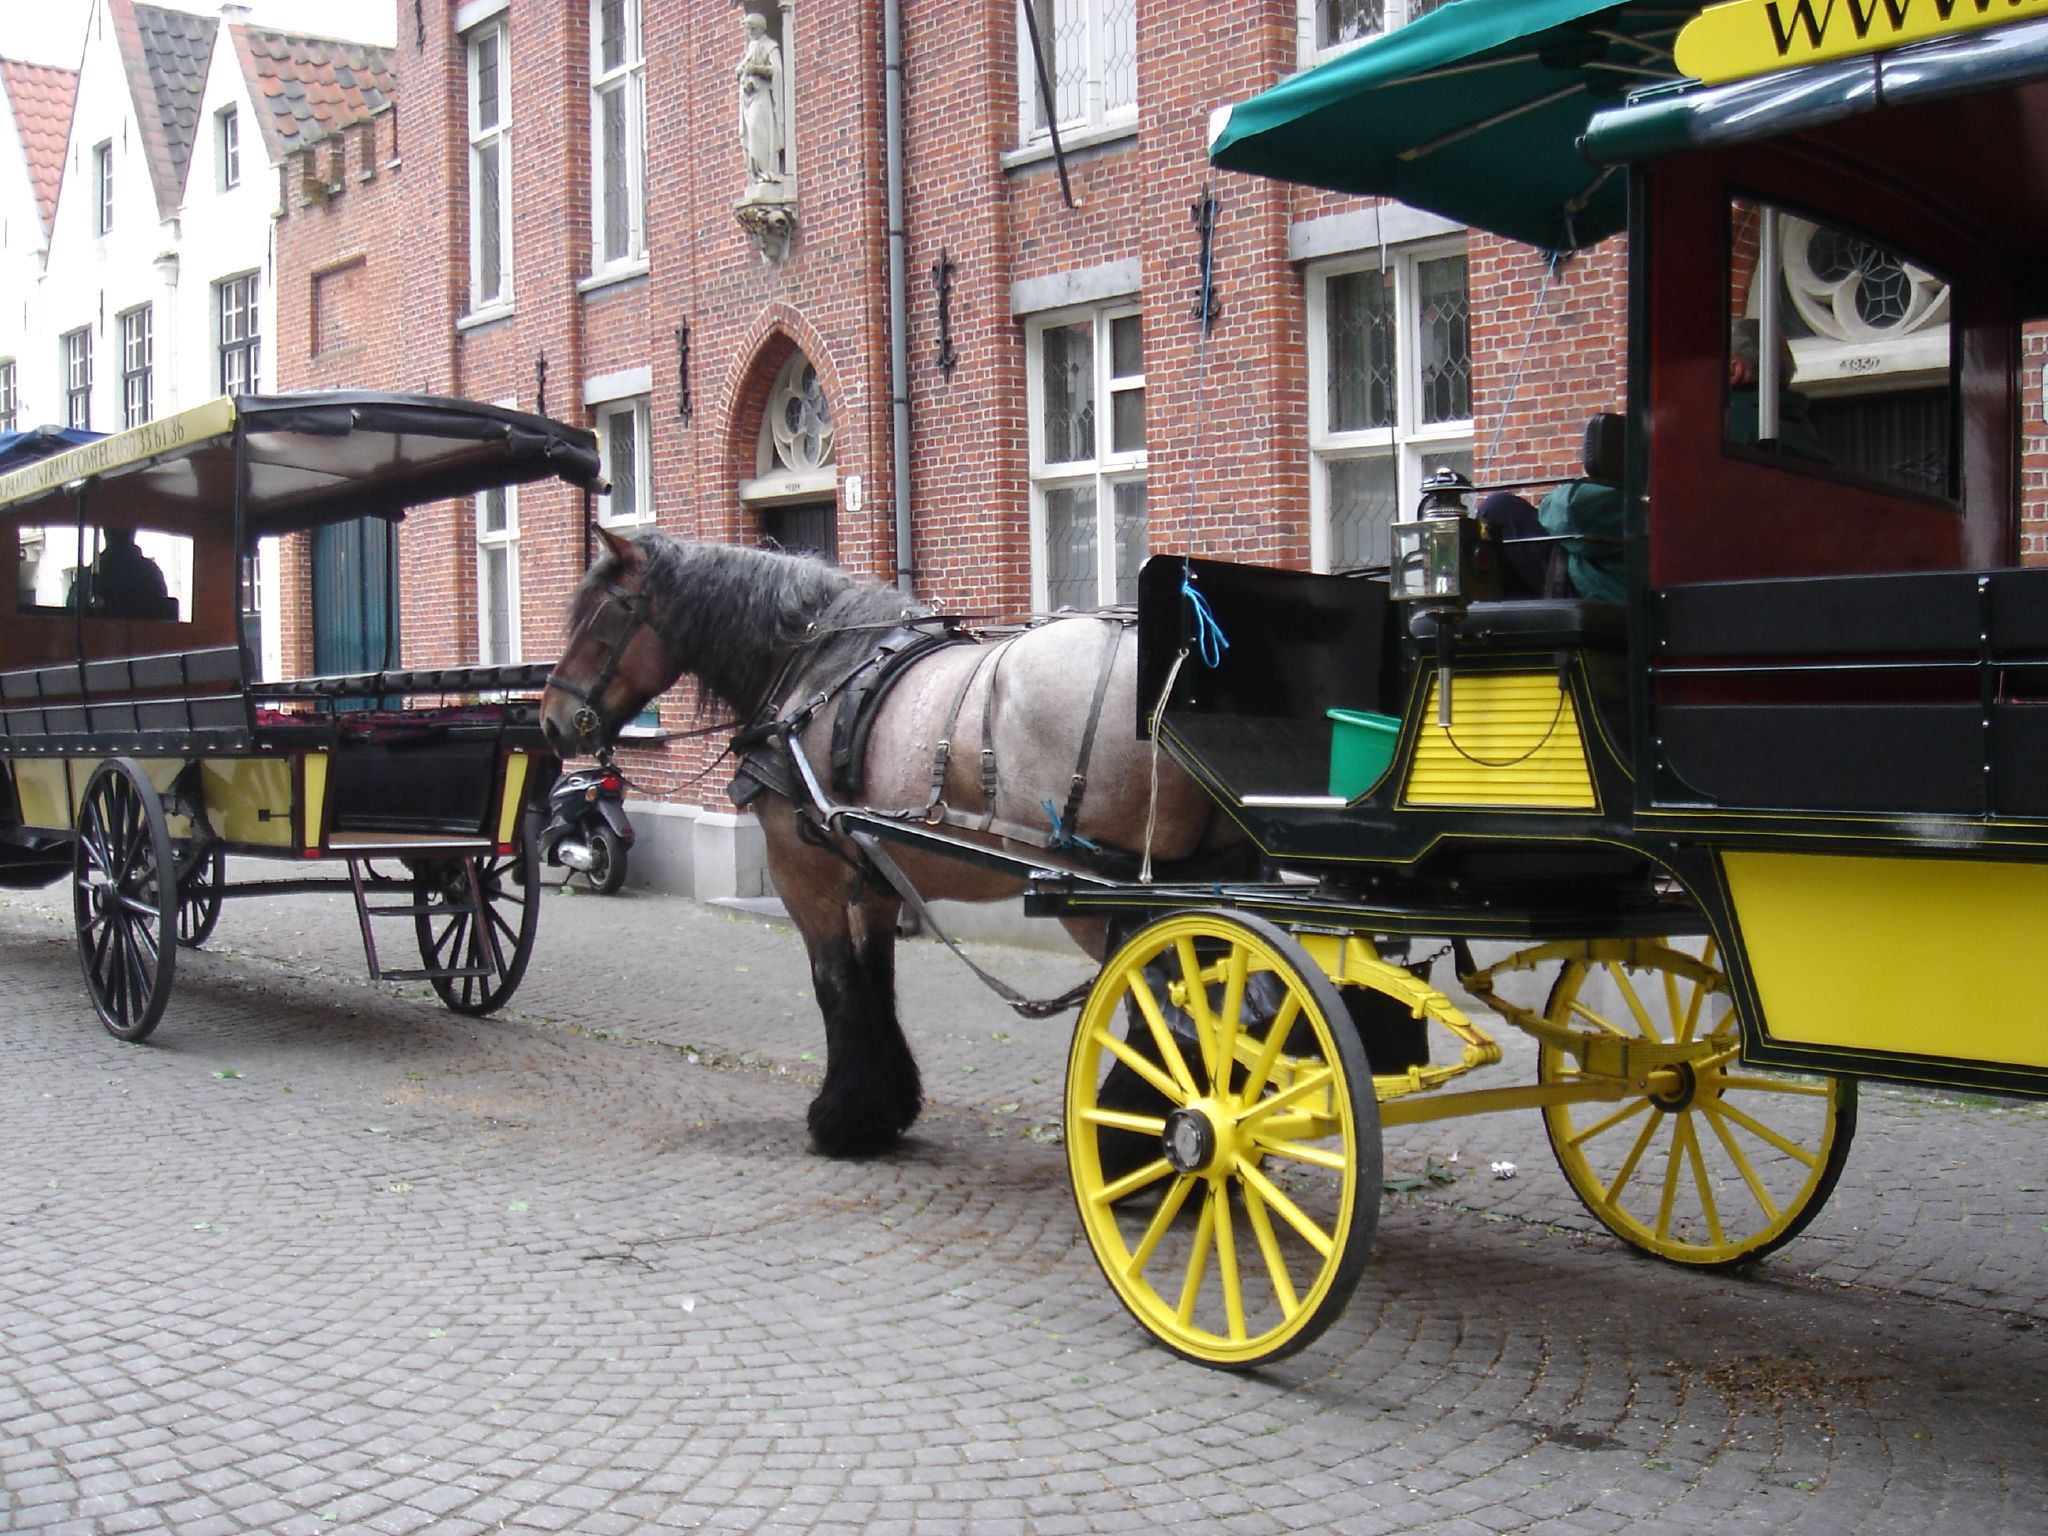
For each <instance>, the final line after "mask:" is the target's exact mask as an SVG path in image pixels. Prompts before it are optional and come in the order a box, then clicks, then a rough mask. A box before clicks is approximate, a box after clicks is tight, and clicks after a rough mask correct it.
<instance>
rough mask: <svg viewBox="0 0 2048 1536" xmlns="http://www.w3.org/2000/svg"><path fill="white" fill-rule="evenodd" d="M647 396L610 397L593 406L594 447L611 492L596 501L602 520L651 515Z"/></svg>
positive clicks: (638, 518) (645, 519)
mask: <svg viewBox="0 0 2048 1536" xmlns="http://www.w3.org/2000/svg"><path fill="white" fill-rule="evenodd" d="M648 425H649V413H648V409H647V399H646V397H645V396H641V397H640V398H638V399H634V400H614V401H610V402H608V403H607V404H604V405H601V406H599V407H598V408H597V450H598V454H599V456H600V457H601V458H602V459H603V460H604V473H605V478H606V479H607V480H609V481H611V483H612V489H611V494H610V495H608V496H605V497H603V498H601V499H600V500H599V502H598V504H597V515H598V519H599V521H601V522H605V523H644V522H648V521H650V520H652V518H653V517H654V487H653V484H652V474H651V472H650V467H649V466H650V463H651V458H652V456H651V453H650V450H649V446H648V430H647V429H648Z"/></svg>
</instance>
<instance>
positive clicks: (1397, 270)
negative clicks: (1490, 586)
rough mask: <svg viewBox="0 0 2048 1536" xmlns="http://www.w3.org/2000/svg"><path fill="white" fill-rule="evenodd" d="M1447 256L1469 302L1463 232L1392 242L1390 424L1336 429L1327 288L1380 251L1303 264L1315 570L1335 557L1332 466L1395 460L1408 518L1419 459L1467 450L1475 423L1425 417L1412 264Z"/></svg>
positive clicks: (1398, 502)
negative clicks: (1454, 261)
mask: <svg viewBox="0 0 2048 1536" xmlns="http://www.w3.org/2000/svg"><path fill="white" fill-rule="evenodd" d="M1447 256H1464V257H1466V269H1465V276H1466V289H1465V294H1466V306H1467V314H1468V316H1469V314H1470V306H1471V264H1470V253H1469V251H1468V248H1467V242H1466V241H1465V239H1464V238H1463V237H1462V236H1459V237H1454V238H1452V239H1448V240H1426V241H1416V242H1414V243H1412V244H1408V245H1402V246H1392V247H1389V248H1388V249H1387V250H1386V252H1385V257H1384V259H1385V261H1386V264H1387V269H1388V270H1390V271H1391V272H1392V273H1393V274H1394V377H1395V386H1394V421H1393V424H1392V425H1391V426H1386V427H1363V428H1355V429H1349V430H1344V431H1339V430H1337V429H1336V428H1334V427H1332V426H1331V425H1330V325H1329V285H1330V279H1331V278H1333V277H1341V276H1344V275H1347V274H1349V273H1353V272H1363V271H1378V270H1379V268H1380V262H1381V260H1382V255H1381V252H1380V251H1378V250H1371V251H1361V252H1357V253H1354V254H1352V255H1348V256H1342V257H1337V258H1334V259H1332V260H1329V261H1324V262H1318V263H1317V264H1315V265H1314V266H1312V267H1310V268H1309V269H1308V274H1307V277H1308V281H1307V285H1306V286H1307V290H1308V420H1309V509H1310V521H1309V562H1310V564H1311V565H1312V566H1313V567H1314V568H1315V569H1316V570H1319V571H1327V570H1329V569H1330V568H1331V562H1332V559H1333V557H1334V552H1333V549H1332V545H1333V542H1334V541H1333V539H1332V535H1331V529H1330V466H1331V465H1332V464H1333V463H1337V462H1340V461H1343V460H1347V459H1370V458H1392V459H1393V460H1394V461H1395V480H1394V515H1395V516H1396V517H1407V516H1409V515H1411V514H1412V513H1413V511H1414V509H1415V507H1416V506H1417V505H1418V504H1419V500H1420V496H1421V487H1422V461H1423V459H1424V457H1425V456H1427V455H1431V454H1442V453H1468V454H1469V453H1470V452H1471V451H1472V447H1473V440H1474V434H1473V424H1472V419H1471V418H1470V417H1467V418H1464V419H1463V420H1459V421H1447V422H1429V423H1425V422H1423V421H1422V419H1421V416H1422V411H1421V393H1422V390H1421V384H1422V374H1421V335H1420V308H1419V305H1418V302H1417V287H1418V279H1417V269H1418V268H1419V267H1420V266H1421V265H1422V264H1423V263H1424V262H1429V261H1434V260H1439V259H1441V258H1443V257H1447Z"/></svg>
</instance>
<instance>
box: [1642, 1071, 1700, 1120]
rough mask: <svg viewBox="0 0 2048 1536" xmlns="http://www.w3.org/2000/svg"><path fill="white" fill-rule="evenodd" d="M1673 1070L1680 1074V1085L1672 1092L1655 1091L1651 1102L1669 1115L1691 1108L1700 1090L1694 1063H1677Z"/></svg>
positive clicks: (1651, 1096)
mask: <svg viewBox="0 0 2048 1536" xmlns="http://www.w3.org/2000/svg"><path fill="white" fill-rule="evenodd" d="M1671 1070H1672V1071H1674V1072H1676V1073H1677V1074H1678V1087H1677V1088H1676V1089H1675V1090H1674V1091H1673V1092H1671V1093H1653V1094H1651V1095H1650V1102H1651V1103H1652V1104H1654V1105H1656V1106H1657V1108H1659V1109H1661V1110H1663V1111H1664V1113H1665V1114H1667V1115H1675V1114H1677V1113H1678V1112H1679V1111H1680V1110H1682V1109H1687V1108H1690V1107H1691V1105H1692V1101H1693V1096H1694V1095H1695V1094H1697V1093H1698V1092H1699V1091H1700V1080H1699V1074H1698V1073H1696V1072H1694V1071H1693V1069H1692V1063H1691V1062H1689V1061H1681V1062H1678V1063H1676V1064H1675V1065H1674V1066H1673V1067H1672V1069H1671Z"/></svg>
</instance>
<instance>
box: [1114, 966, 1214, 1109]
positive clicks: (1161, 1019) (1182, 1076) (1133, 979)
mask: <svg viewBox="0 0 2048 1536" xmlns="http://www.w3.org/2000/svg"><path fill="white" fill-rule="evenodd" d="M1123 984H1124V990H1125V991H1126V992H1128V993H1129V994H1130V995H1131V997H1132V999H1133V1000H1134V1001H1135V1002H1136V1003H1137V1005H1138V1012H1140V1013H1142V1014H1143V1015H1144V1016H1145V1027H1146V1028H1147V1029H1149V1030H1150V1031H1151V1032H1152V1043H1153V1045H1155V1046H1156V1047H1157V1048H1158V1050H1159V1059H1160V1060H1161V1061H1163V1062H1165V1063H1166V1068H1167V1070H1168V1071H1169V1072H1171V1073H1172V1074H1173V1078H1174V1081H1175V1082H1176V1083H1178V1084H1179V1085H1180V1088H1179V1091H1178V1092H1172V1091H1169V1092H1167V1094H1166V1096H1167V1097H1168V1098H1169V1099H1171V1100H1173V1101H1174V1102H1175V1103H1176V1104H1185V1103H1186V1102H1187V1101H1188V1100H1189V1099H1191V1098H1193V1097H1194V1096H1195V1093H1196V1088H1195V1075H1194V1073H1192V1072H1190V1071H1189V1070H1188V1063H1187V1058H1186V1057H1184V1056H1182V1055H1181V1053H1180V1042H1179V1041H1178V1040H1176V1039H1174V1038H1173V1031H1172V1030H1171V1029H1169V1028H1167V1025H1166V1016H1165V1015H1164V1014H1163V1013H1161V1012H1160V1011H1159V999H1158V998H1156V997H1154V996H1153V995H1152V983H1151V982H1150V981H1148V980H1147V979H1146V977H1145V972H1144V969H1143V967H1141V966H1136V965H1134V966H1131V967H1130V968H1129V969H1127V970H1126V971H1125V972H1124V975H1123ZM1133 1070H1134V1071H1135V1070H1136V1068H1135V1067H1134V1068H1133Z"/></svg>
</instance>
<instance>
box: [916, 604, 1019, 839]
mask: <svg viewBox="0 0 2048 1536" xmlns="http://www.w3.org/2000/svg"><path fill="white" fill-rule="evenodd" d="M1016 638H1017V637H1016V636H1015V635H1011V636H1010V637H1009V638H1008V639H1004V640H999V641H997V642H996V643H995V644H994V645H992V646H990V647H989V648H988V649H987V650H985V651H983V652H982V653H981V655H980V656H978V657H976V658H975V662H974V665H973V666H972V667H970V668H969V669H968V672H967V676H965V677H964V678H962V679H961V680H960V689H959V691H958V692H957V693H955V694H954V695H953V707H952V709H950V710H949V711H947V714H946V729H945V731H944V733H943V734H941V735H940V737H939V744H938V746H937V747H935V748H933V749H932V779H931V791H930V793H929V794H928V795H926V797H925V802H924V819H925V820H926V821H928V822H930V823H931V824H932V825H933V826H937V825H938V824H939V823H940V822H942V821H945V820H948V819H949V815H948V807H947V805H946V771H947V769H948V768H950V767H951V766H952V762H953V731H954V728H955V727H957V726H958V725H959V724H960V711H961V709H962V708H963V707H964V706H965V705H966V703H967V696H968V695H969V694H970V693H972V692H973V691H974V684H975V681H976V680H977V679H978V678H979V677H980V676H981V674H982V671H983V669H984V668H986V667H987V666H988V665H989V663H990V662H991V661H992V660H995V659H998V658H1000V657H1001V656H1002V654H1003V652H1004V651H1006V650H1008V649H1009V647H1010V644H1011V642H1012V641H1014V640H1015V639H1016ZM994 703H995V679H994V676H993V674H991V676H990V679H989V698H988V703H987V704H984V705H983V706H982V718H981V729H982V754H981V755H982V798H983V802H984V803H985V804H986V806H987V808H988V815H989V820H990V821H991V822H992V821H993V820H994V819H995V795H994V793H993V792H992V790H991V789H990V787H989V786H990V779H991V776H992V774H993V772H994V766H995V751H994V748H993V746H992V744H991V741H990V737H989V734H988V732H989V714H990V709H991V706H993V705H994ZM985 827H986V824H984V829H985Z"/></svg>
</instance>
